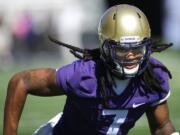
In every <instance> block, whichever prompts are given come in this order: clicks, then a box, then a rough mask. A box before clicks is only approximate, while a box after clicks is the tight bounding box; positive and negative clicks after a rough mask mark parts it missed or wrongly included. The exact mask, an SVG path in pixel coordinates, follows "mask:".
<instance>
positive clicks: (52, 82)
mask: <svg viewBox="0 0 180 135" xmlns="http://www.w3.org/2000/svg"><path fill="white" fill-rule="evenodd" d="M55 76H56V71H55V70H54V69H34V70H29V71H23V72H20V73H17V74H16V75H14V76H13V77H12V78H11V79H10V81H9V84H8V89H7V96H6V102H5V109H4V128H3V135H17V128H18V123H19V119H20V116H21V112H22V110H23V106H24V104H25V101H26V97H27V95H28V94H33V95H39V96H55V95H62V94H63V91H62V90H60V89H59V88H58V87H57V84H56V77H55Z"/></svg>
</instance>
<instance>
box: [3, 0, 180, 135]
mask: <svg viewBox="0 0 180 135" xmlns="http://www.w3.org/2000/svg"><path fill="white" fill-rule="evenodd" d="M121 3H126V4H131V5H135V6H137V7H139V8H140V9H141V10H142V11H143V12H144V13H145V14H146V16H147V18H148V20H149V23H150V26H151V30H152V36H153V38H155V39H159V40H161V41H162V42H165V43H170V42H172V43H174V45H173V47H172V48H171V49H169V50H167V51H165V52H164V53H162V54H154V57H156V58H158V59H160V60H161V61H162V62H163V63H164V64H165V65H166V66H167V67H168V68H169V69H170V71H171V72H172V75H173V79H172V80H170V84H171V90H172V94H171V97H170V98H169V106H170V107H169V108H170V114H171V119H172V121H173V123H174V125H175V127H176V129H177V130H178V131H180V107H179V106H178V104H177V103H178V102H179V97H178V94H180V92H179V88H180V85H178V83H179V81H178V80H180V71H179V69H180V62H179V59H178V58H179V57H180V8H179V7H180V1H179V0H156V1H152V0H133V1H132V0H119V1H117V0H89V1H85V0H26V1H25V0H6V1H5V0H0V134H2V128H1V127H3V125H2V122H3V109H4V101H5V97H6V89H7V83H8V80H9V79H10V78H11V76H12V75H13V74H15V73H16V72H19V71H22V70H26V69H32V68H38V67H52V68H58V67H61V66H63V65H64V64H68V63H70V62H72V61H73V60H75V58H74V56H72V55H71V54H70V53H69V50H68V49H66V48H63V47H59V46H57V45H55V44H53V43H51V42H50V41H49V40H48V35H51V36H53V37H54V38H56V39H58V40H61V41H63V42H65V43H68V44H72V45H74V46H77V47H82V48H95V47H97V46H98V44H99V41H98V36H97V27H98V23H99V19H100V16H101V15H102V14H103V12H104V11H105V10H106V9H107V8H109V7H111V6H113V5H115V4H121ZM64 100H65V97H53V98H52V97H51V98H42V97H35V96H29V97H28V99H27V103H26V106H25V108H24V112H23V115H22V118H21V122H20V128H19V134H20V135H30V134H31V133H32V132H33V131H34V130H35V129H36V128H37V127H38V126H39V125H40V124H42V123H44V122H46V121H47V120H48V119H50V118H51V117H52V116H54V115H55V114H56V113H58V112H59V111H62V108H63V105H64ZM129 134H130V135H136V134H146V135H148V134H150V132H149V129H148V124H147V120H146V118H145V116H143V117H142V118H141V119H140V120H139V121H138V122H137V124H136V125H135V128H134V129H133V130H132V131H131V132H130V133H129Z"/></svg>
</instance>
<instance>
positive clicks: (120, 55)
mask: <svg viewBox="0 0 180 135" xmlns="http://www.w3.org/2000/svg"><path fill="white" fill-rule="evenodd" d="M115 52H116V54H115V56H116V58H115V59H116V60H120V61H121V60H123V61H124V65H123V66H124V67H125V68H127V69H132V68H135V67H136V66H137V65H138V61H139V60H141V59H142V57H143V56H144V53H145V47H144V46H140V47H136V48H132V49H123V48H116V51H115Z"/></svg>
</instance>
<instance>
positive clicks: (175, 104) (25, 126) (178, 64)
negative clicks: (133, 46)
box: [0, 50, 180, 135]
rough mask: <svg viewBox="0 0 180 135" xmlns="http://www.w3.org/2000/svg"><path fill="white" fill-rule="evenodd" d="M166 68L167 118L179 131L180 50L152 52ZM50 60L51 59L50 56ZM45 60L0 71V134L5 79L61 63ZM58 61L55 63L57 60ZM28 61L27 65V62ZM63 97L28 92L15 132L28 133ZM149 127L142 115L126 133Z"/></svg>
mask: <svg viewBox="0 0 180 135" xmlns="http://www.w3.org/2000/svg"><path fill="white" fill-rule="evenodd" d="M154 56H155V57H156V58H158V59H160V60H162V62H163V63H164V64H165V65H166V66H167V67H168V68H169V69H170V71H171V72H172V75H173V79H172V80H170V84H171V96H170V98H169V99H168V101H169V109H170V114H171V120H172V122H173V123H174V126H175V127H176V129H177V130H178V131H180V106H179V102H180V98H179V97H180V61H179V59H180V51H172V50H170V51H165V52H164V53H162V54H161V53H160V54H156V55H154ZM51 61H52V60H51ZM51 61H48V62H47V60H45V61H44V62H41V63H37V62H34V63H31V64H27V63H26V64H20V65H16V66H15V67H14V68H12V69H9V70H7V71H0V127H1V128H0V134H2V127H3V125H2V123H3V109H4V101H5V96H6V88H7V83H8V80H9V79H10V77H11V76H12V75H13V74H15V73H16V72H18V71H21V70H25V69H30V68H37V67H52V68H57V67H59V66H62V63H63V62H60V60H53V61H54V62H51ZM58 62H59V63H58ZM29 65H31V66H29ZM64 101H65V97H64V96H63V97H35V96H28V99H27V102H26V105H25V108H24V111H23V114H22V117H21V120H20V126H19V135H31V134H32V132H33V131H34V130H35V129H36V128H37V127H38V126H39V125H41V124H42V123H44V122H46V121H48V120H49V119H50V118H51V117H53V116H54V115H55V114H57V113H58V112H60V111H62V108H63V105H64ZM149 134H150V132H149V128H148V124H147V120H146V117H145V115H144V116H143V117H142V118H141V119H140V120H139V121H138V122H137V123H136V125H135V127H134V128H133V129H132V130H131V131H130V133H129V135H149Z"/></svg>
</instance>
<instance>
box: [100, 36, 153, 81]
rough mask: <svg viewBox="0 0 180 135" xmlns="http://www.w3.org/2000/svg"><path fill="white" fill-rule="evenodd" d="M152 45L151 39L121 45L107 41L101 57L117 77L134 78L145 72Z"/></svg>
mask: <svg viewBox="0 0 180 135" xmlns="http://www.w3.org/2000/svg"><path fill="white" fill-rule="evenodd" d="M150 45H151V39H150V38H147V39H144V40H143V41H139V42H121V43H120V42H115V41H113V40H108V39H107V40H105V41H104V43H103V45H102V48H101V51H102V56H101V57H102V58H103V60H104V61H105V63H106V65H107V67H108V68H110V70H111V71H112V72H113V73H114V74H115V75H116V76H118V77H121V78H129V77H134V76H136V75H139V74H141V73H142V72H143V71H144V70H145V68H146V66H147V60H148V58H149V56H150V53H151V51H150ZM130 55H131V56H130ZM132 55H133V56H132Z"/></svg>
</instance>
